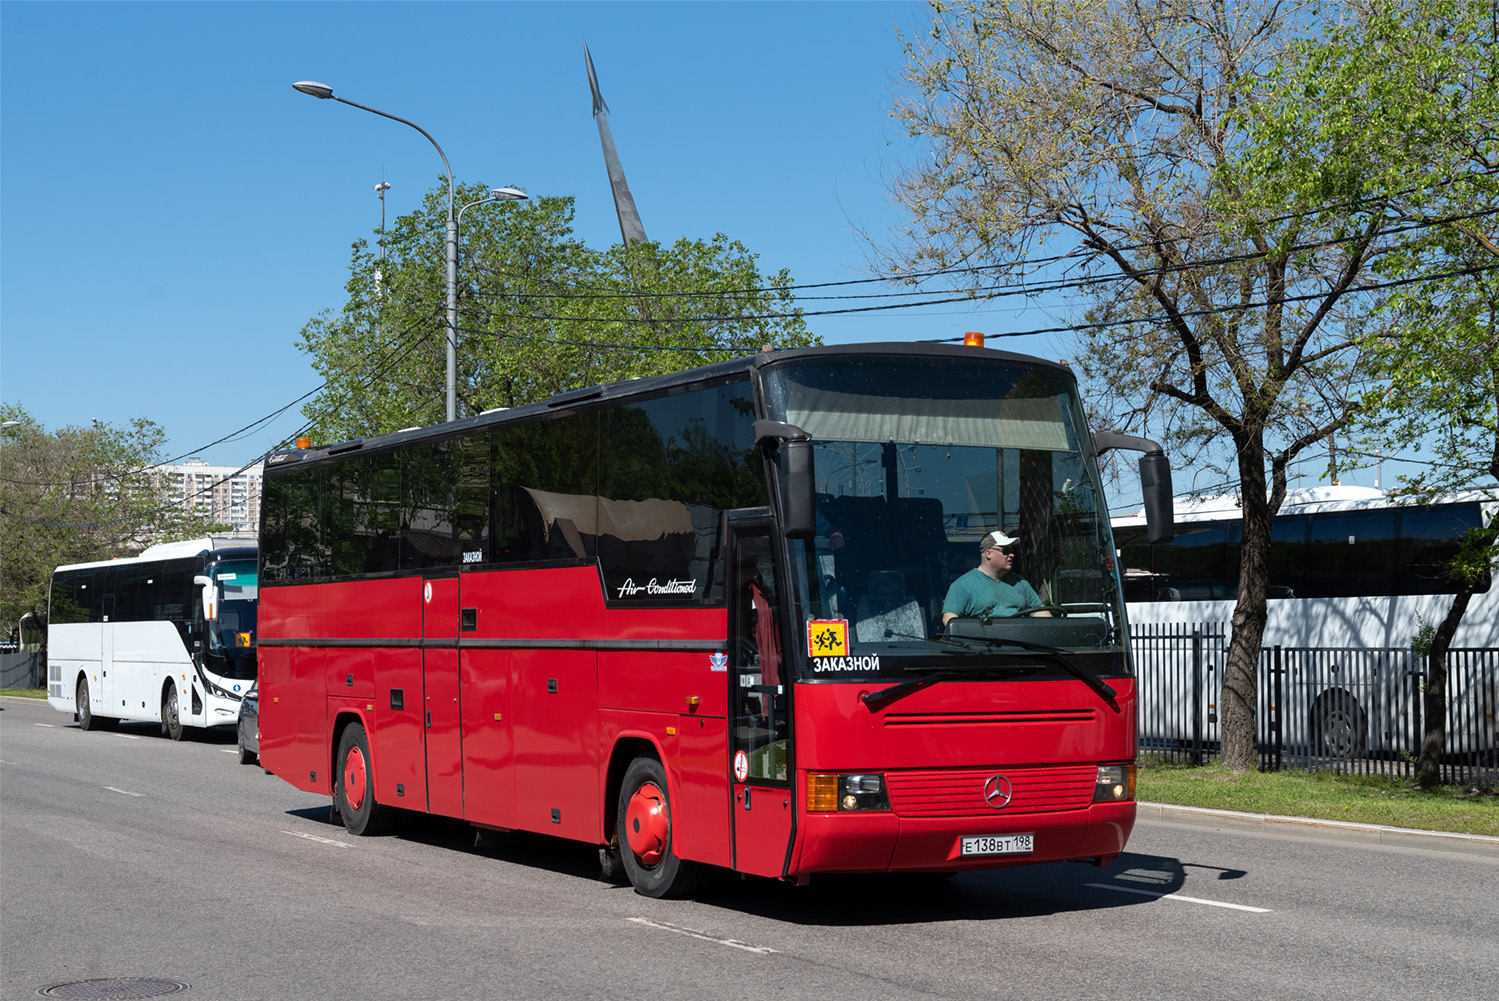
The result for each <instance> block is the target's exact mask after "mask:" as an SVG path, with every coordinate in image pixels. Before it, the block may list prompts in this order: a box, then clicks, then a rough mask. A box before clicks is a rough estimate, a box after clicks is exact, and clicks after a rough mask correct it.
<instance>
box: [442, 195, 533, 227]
mask: <svg viewBox="0 0 1499 1001" xmlns="http://www.w3.org/2000/svg"><path fill="white" fill-rule="evenodd" d="M530 197H531V196H530V195H527V194H526V193H525V192H524V191H522V190H520V189H519V188H490V189H489V196H488V197H487V198H480V199H479V200H478V201H474V202H469V203H468V204H467V205H464V206H462V207H461V208H459V210H458V223H459V226H460V227H461V226H462V224H463V213H465V212H467V211H468V210H469V209H471V208H473V207H474V206H475V205H488V204H489V203H490V202H516V201H520V202H523V201H527V200H528V199H529V198H530Z"/></svg>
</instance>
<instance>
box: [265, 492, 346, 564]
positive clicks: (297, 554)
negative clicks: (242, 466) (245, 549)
mask: <svg viewBox="0 0 1499 1001" xmlns="http://www.w3.org/2000/svg"><path fill="white" fill-rule="evenodd" d="M326 479H327V478H326V475H325V469H324V467H319V466H297V467H293V468H292V469H290V470H287V471H286V472H284V473H278V474H274V475H270V476H267V477H266V479H265V486H264V494H263V498H262V504H263V505H264V507H265V516H264V519H263V521H264V523H265V525H264V532H263V533H262V539H261V551H262V553H263V554H264V573H263V575H262V577H263V579H264V580H266V581H271V582H274V581H278V580H307V579H311V578H315V577H326V576H328V575H329V573H330V572H331V564H332V558H331V554H330V553H329V551H328V550H327V549H326V547H325V544H324V537H323V522H324V521H325V517H324V510H323V504H324V499H323V487H324V484H325V482H326Z"/></svg>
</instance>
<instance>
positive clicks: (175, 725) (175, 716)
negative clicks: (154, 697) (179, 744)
mask: <svg viewBox="0 0 1499 1001" xmlns="http://www.w3.org/2000/svg"><path fill="white" fill-rule="evenodd" d="M161 732H162V735H163V736H165V737H170V738H171V739H172V740H181V739H182V733H183V728H182V713H181V712H180V711H179V710H178V706H177V686H176V685H170V684H169V685H167V686H166V688H165V689H163V690H162V693H161Z"/></svg>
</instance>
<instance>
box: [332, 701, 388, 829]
mask: <svg viewBox="0 0 1499 1001" xmlns="http://www.w3.org/2000/svg"><path fill="white" fill-rule="evenodd" d="M371 761H372V759H371V758H370V742H369V738H368V737H367V736H366V735H365V732H364V727H363V726H361V725H359V724H358V723H350V724H349V725H348V726H347V727H345V728H344V732H343V736H341V737H339V739H338V756H337V758H336V759H335V762H336V767H335V769H334V773H333V805H334V808H335V810H337V812H338V814H339V815H340V816H342V817H343V821H344V827H346V828H348V830H349V833H350V834H354V835H373V834H383V833H384V832H385V831H387V830H389V829H390V827H391V823H392V822H393V820H394V819H395V815H394V813H393V811H392V810H391V808H390V807H388V806H383V805H381V804H380V803H377V802H376V801H375V771H374V769H373V768H372V767H371V766H370V765H371Z"/></svg>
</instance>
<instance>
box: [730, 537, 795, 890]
mask: <svg viewBox="0 0 1499 1001" xmlns="http://www.w3.org/2000/svg"><path fill="white" fill-rule="evenodd" d="M727 558H728V560H729V563H728V567H729V569H730V574H729V575H728V580H729V582H730V587H731V590H730V591H729V602H730V603H729V650H728V655H729V685H730V688H729V699H730V701H729V717H730V720H731V726H730V730H731V736H730V738H729V752H730V753H729V768H730V770H731V774H732V781H731V786H732V789H733V796H734V801H733V805H732V812H733V821H732V828H733V836H734V868H735V869H736V870H738V871H740V872H747V873H752V874H754V875H758V876H780V875H781V874H782V873H783V872H784V870H785V865H786V854H787V851H788V848H789V845H790V843H791V834H792V818H793V816H794V814H795V803H794V802H793V801H792V796H791V791H792V790H791V781H790V778H791V776H790V768H791V755H790V738H791V732H790V727H789V725H788V722H787V715H788V708H789V707H788V704H787V700H788V696H789V694H790V691H791V684H790V679H789V677H788V676H787V675H788V671H789V667H788V665H787V664H786V661H785V657H784V652H785V650H786V649H787V646H786V644H785V643H784V642H783V637H782V636H781V634H780V618H779V614H778V613H779V608H778V602H779V600H780V587H779V580H778V575H777V573H776V569H775V561H774V560H773V559H772V556H771V545H770V519H769V518H768V517H765V516H759V517H755V518H752V519H743V520H741V519H739V518H732V519H731V520H730V523H729V552H728V554H727Z"/></svg>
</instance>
